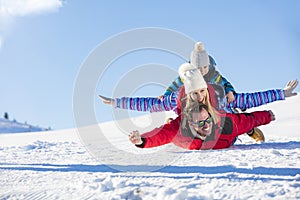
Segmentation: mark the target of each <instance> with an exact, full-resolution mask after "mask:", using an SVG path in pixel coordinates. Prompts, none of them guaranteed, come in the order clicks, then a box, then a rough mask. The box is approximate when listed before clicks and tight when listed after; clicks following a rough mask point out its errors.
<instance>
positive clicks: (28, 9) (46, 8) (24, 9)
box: [0, 0, 62, 17]
mask: <svg viewBox="0 0 300 200" xmlns="http://www.w3.org/2000/svg"><path fill="white" fill-rule="evenodd" d="M60 7H62V1H61V0H1V4H0V15H1V16H3V15H4V16H11V17H15V16H25V15H29V14H39V13H44V12H53V11H57V10H58V9H59V8H60Z"/></svg>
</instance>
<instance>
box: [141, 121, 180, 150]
mask: <svg viewBox="0 0 300 200" xmlns="http://www.w3.org/2000/svg"><path fill="white" fill-rule="evenodd" d="M179 118H180V117H177V118H176V119H174V120H173V121H172V122H171V123H169V124H165V125H163V126H161V127H159V128H155V129H153V130H152V131H149V132H146V133H144V134H142V135H141V137H142V140H143V144H142V145H136V146H137V147H140V148H152V147H157V146H162V145H165V144H168V143H171V142H172V140H173V139H174V138H175V137H176V134H177V133H178V131H179V127H180V119H179Z"/></svg>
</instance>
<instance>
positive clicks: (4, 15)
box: [0, 0, 63, 48]
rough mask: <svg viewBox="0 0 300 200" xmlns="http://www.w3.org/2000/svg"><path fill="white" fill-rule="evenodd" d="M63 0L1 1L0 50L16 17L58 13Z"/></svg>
mask: <svg viewBox="0 0 300 200" xmlns="http://www.w3.org/2000/svg"><path fill="white" fill-rule="evenodd" d="M62 6H63V0H0V48H1V46H2V44H3V37H4V36H5V35H6V34H7V33H8V32H9V29H10V27H11V26H12V24H13V21H14V18H15V17H24V16H27V15H32V14H43V13H48V12H56V11H58V9H59V8H60V7H62Z"/></svg>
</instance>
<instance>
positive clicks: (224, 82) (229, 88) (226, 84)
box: [220, 75, 235, 94]
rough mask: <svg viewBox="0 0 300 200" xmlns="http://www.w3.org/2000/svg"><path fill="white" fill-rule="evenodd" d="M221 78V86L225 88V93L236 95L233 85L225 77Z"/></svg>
mask: <svg viewBox="0 0 300 200" xmlns="http://www.w3.org/2000/svg"><path fill="white" fill-rule="evenodd" d="M220 76H221V75H220ZM220 78H221V84H222V85H223V86H224V89H225V93H226V94H228V92H230V91H231V92H233V93H235V90H234V88H233V86H232V84H231V83H230V82H229V81H228V80H227V79H226V78H224V77H223V76H221V77H220Z"/></svg>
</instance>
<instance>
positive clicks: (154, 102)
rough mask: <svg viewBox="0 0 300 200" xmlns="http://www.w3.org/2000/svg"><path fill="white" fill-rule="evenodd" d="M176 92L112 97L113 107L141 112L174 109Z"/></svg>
mask: <svg viewBox="0 0 300 200" xmlns="http://www.w3.org/2000/svg"><path fill="white" fill-rule="evenodd" d="M176 98H177V92H172V93H171V94H170V95H167V96H163V98H161V99H159V98H156V97H122V98H115V99H114V107H115V108H120V109H126V110H134V111H141V112H163V111H170V110H175V109H176V107H177V106H176Z"/></svg>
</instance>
